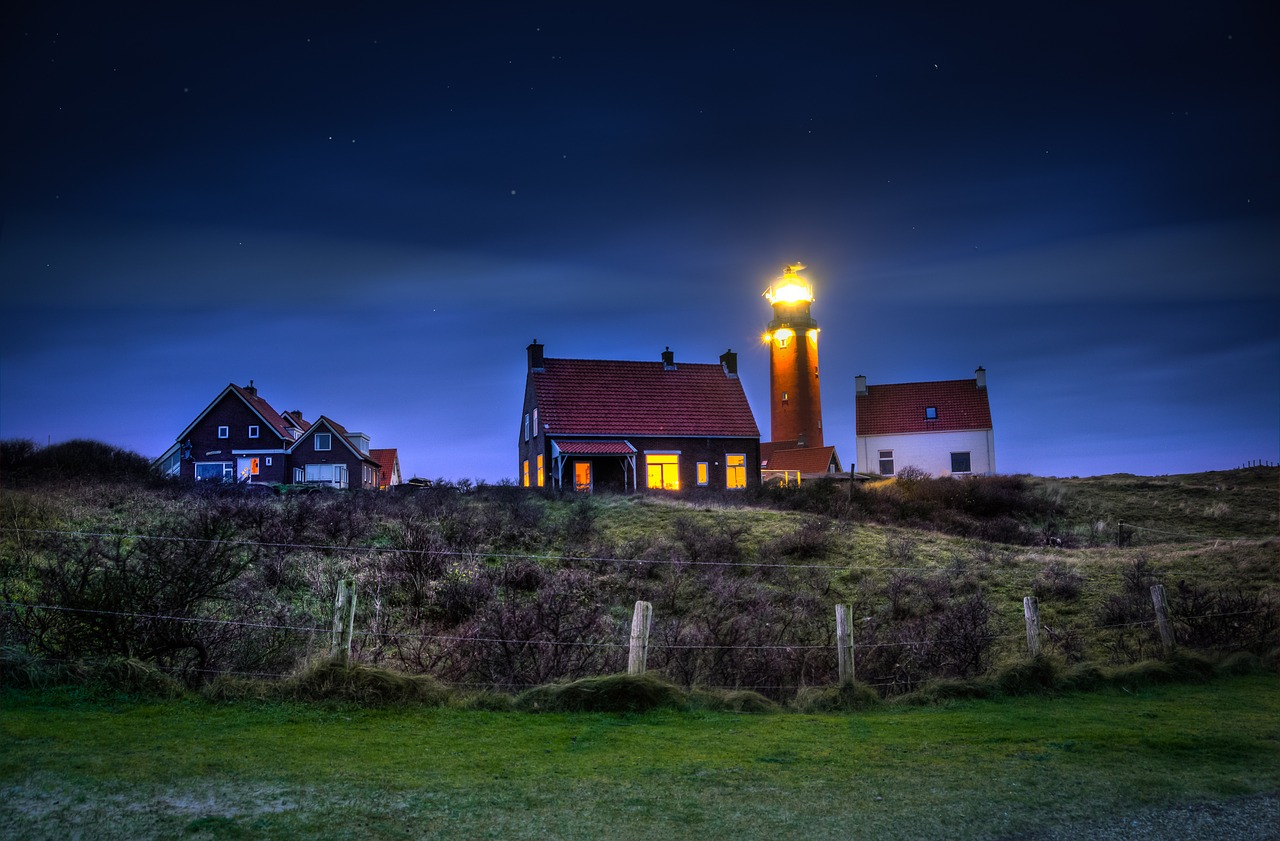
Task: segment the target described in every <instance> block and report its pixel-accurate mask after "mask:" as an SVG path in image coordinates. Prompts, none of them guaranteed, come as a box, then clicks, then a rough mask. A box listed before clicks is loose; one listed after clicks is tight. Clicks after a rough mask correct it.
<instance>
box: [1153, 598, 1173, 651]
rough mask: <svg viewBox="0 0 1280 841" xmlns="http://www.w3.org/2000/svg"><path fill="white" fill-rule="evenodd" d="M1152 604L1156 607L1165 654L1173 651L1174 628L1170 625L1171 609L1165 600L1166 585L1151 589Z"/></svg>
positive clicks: (1157, 623)
mask: <svg viewBox="0 0 1280 841" xmlns="http://www.w3.org/2000/svg"><path fill="white" fill-rule="evenodd" d="M1151 602H1152V604H1154V605H1155V606H1156V625H1157V626H1158V627H1159V628H1160V643H1161V644H1162V645H1163V646H1164V653H1165V654H1168V653H1169V652H1170V651H1172V650H1173V626H1172V625H1170V624H1169V607H1168V605H1167V604H1165V600H1164V585H1163V584H1154V585H1152V587H1151Z"/></svg>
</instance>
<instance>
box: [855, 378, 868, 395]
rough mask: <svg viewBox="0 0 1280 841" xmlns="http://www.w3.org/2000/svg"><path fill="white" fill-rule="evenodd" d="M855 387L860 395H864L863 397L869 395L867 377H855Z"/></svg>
mask: <svg viewBox="0 0 1280 841" xmlns="http://www.w3.org/2000/svg"><path fill="white" fill-rule="evenodd" d="M853 385H854V390H855V391H856V392H857V393H858V394H860V395H862V396H863V397H865V396H866V395H867V378H866V376H865V375H863V374H859V375H858V376H856V377H854V378H853Z"/></svg>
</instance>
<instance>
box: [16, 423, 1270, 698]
mask: <svg viewBox="0 0 1280 841" xmlns="http://www.w3.org/2000/svg"><path fill="white" fill-rule="evenodd" d="M104 447H105V445H98V446H96V447H82V448H81V449H80V450H79V452H81V453H83V454H86V455H85V458H86V462H85V471H84V473H83V474H82V475H75V473H74V470H73V469H72V468H70V467H68V466H67V465H69V464H74V461H73V460H71V461H69V460H68V459H67V458H64V457H62V456H59V457H57V458H54V457H53V456H41V453H42V452H43V451H42V450H40V449H39V448H34V447H26V446H23V443H22V442H5V443H4V445H3V452H4V456H3V457H4V463H5V465H6V471H5V474H4V482H5V485H6V486H7V487H6V488H5V489H4V490H3V491H0V601H3V602H4V606H3V608H2V609H0V644H3V645H5V646H9V647H11V648H14V649H17V650H20V651H22V652H24V654H25V655H26V656H36V657H41V658H45V659H47V660H50V661H53V662H82V661H104V660H112V659H114V660H124V661H128V660H134V661H137V662H141V663H144V664H151V665H153V666H157V667H159V668H161V669H162V670H164V671H165V672H166V673H168V674H171V675H174V676H176V677H177V678H179V679H180V680H182V681H183V682H185V683H187V684H189V685H198V684H206V683H208V682H210V681H212V680H215V679H217V678H219V677H226V676H228V675H266V676H270V675H286V674H291V673H294V672H295V671H296V670H297V669H298V668H299V666H300V665H301V664H303V663H306V662H311V661H314V660H315V658H316V657H319V656H323V655H325V654H326V653H327V652H328V650H329V645H330V636H331V635H330V628H331V627H332V619H333V599H334V593H335V590H336V588H337V584H338V581H339V580H340V579H344V578H353V579H355V581H356V582H357V590H358V596H357V615H356V636H355V639H354V644H353V654H354V659H355V661H356V662H358V663H364V664H368V665H373V666H379V667H386V668H390V669H393V670H396V671H399V672H402V673H405V674H408V675H426V676H430V677H432V678H433V679H435V680H439V681H443V682H445V683H447V684H451V685H455V686H462V687H473V688H484V689H490V690H493V689H496V690H500V691H505V692H509V693H516V692H519V691H522V690H525V689H528V688H530V687H534V686H540V685H545V684H549V683H552V682H555V681H563V680H573V679H583V678H592V677H599V676H603V675H609V674H613V673H616V672H619V671H622V670H624V669H625V664H626V655H627V649H626V643H627V638H628V635H629V628H630V620H631V608H632V605H633V603H634V602H635V601H637V600H644V601H648V602H650V603H652V604H653V610H654V621H653V631H652V637H651V649H650V653H649V659H648V664H649V667H650V668H651V669H653V670H655V671H657V672H658V673H660V674H661V675H664V676H665V677H666V678H668V679H669V680H671V681H673V682H674V683H675V684H677V685H679V686H683V687H721V688H725V689H729V690H746V691H754V692H756V693H759V694H760V695H763V696H767V697H769V698H772V699H774V700H787V699H790V698H792V697H794V696H795V695H796V694H797V693H798V692H800V691H801V690H804V689H806V688H812V687H824V686H833V685H834V684H835V683H836V674H835V669H836V663H835V657H834V642H835V640H834V635H835V628H834V621H833V606H834V605H835V604H836V603H845V604H849V605H851V606H852V608H853V616H854V617H855V620H856V621H855V628H854V642H855V648H856V661H857V662H856V672H857V678H858V680H859V681H860V682H861V683H863V684H866V685H870V686H871V687H873V688H874V689H875V691H876V692H878V693H879V694H881V695H900V694H903V693H908V692H912V691H916V690H919V689H920V688H921V687H922V686H924V685H925V684H926V683H928V682H929V681H935V680H939V679H943V680H971V679H975V678H978V677H980V676H982V675H985V674H988V673H990V672H991V671H992V670H993V669H995V668H997V667H1000V666H1008V665H1010V664H1012V663H1015V662H1019V661H1022V660H1024V659H1025V651H1026V638H1025V632H1024V629H1023V623H1022V613H1023V605H1022V600H1023V597H1024V596H1035V597H1036V598H1037V599H1038V600H1039V603H1040V612H1041V621H1042V632H1043V637H1044V640H1043V643H1044V648H1045V649H1046V651H1047V652H1048V653H1049V654H1050V655H1052V656H1054V657H1057V658H1059V659H1061V660H1062V661H1064V662H1066V663H1081V662H1093V663H1100V664H1107V663H1109V664H1125V663H1131V662H1135V661H1138V660H1142V659H1145V658H1149V657H1152V656H1156V655H1159V654H1160V653H1161V646H1160V642H1159V637H1158V635H1157V633H1156V629H1155V626H1154V622H1153V612H1152V605H1151V594H1150V588H1151V586H1152V585H1153V584H1156V583H1161V584H1164V585H1165V588H1166V592H1167V594H1168V599H1169V603H1170V610H1171V614H1172V616H1173V619H1174V624H1175V630H1176V633H1177V635H1178V640H1179V643H1180V644H1181V645H1183V646H1186V647H1194V648H1197V649H1203V650H1207V651H1218V652H1222V651H1234V650H1242V651H1253V652H1255V653H1258V654H1267V653H1269V652H1271V651H1272V650H1273V649H1274V648H1275V646H1276V640H1277V626H1278V624H1280V619H1278V617H1277V607H1276V602H1275V598H1276V593H1277V584H1276V581H1277V578H1278V577H1280V576H1278V575H1277V571H1278V569H1280V564H1278V563H1277V542H1276V539H1275V527H1276V522H1275V481H1276V475H1277V471H1276V470H1275V469H1274V468H1252V469H1249V470H1240V471H1228V472H1225V473H1220V474H1202V475H1201V476H1199V477H1159V478H1150V479H1138V478H1136V477H1128V478H1125V477H1101V478H1099V479H1092V480H1041V479H1032V478H1027V477H990V478H974V479H965V480H951V479H929V478H927V477H919V476H908V477H905V479H903V480H900V481H897V482H890V483H881V484H878V485H873V486H868V487H861V486H859V487H854V488H852V489H850V488H848V487H847V486H845V487H842V486H840V485H837V484H835V483H832V482H826V481H817V482H806V483H804V484H803V485H801V486H800V487H772V488H768V489H765V490H763V491H761V492H760V493H759V494H758V495H756V496H754V497H743V496H733V497H728V496H719V497H715V496H702V495H698V494H687V495H683V496H676V497H672V496H669V495H665V494H664V495H645V494H640V495H632V496H625V497H608V496H603V497H572V496H565V497H555V496H551V495H545V494H539V493H536V492H531V491H528V490H526V489H522V488H517V487H514V486H510V485H498V486H485V485H478V486H477V485H472V484H470V483H461V484H453V483H449V482H444V481H438V482H436V483H435V484H434V485H433V486H432V487H429V488H421V489H414V490H407V489H406V490H404V491H403V492H400V493H381V494H379V493H361V492H352V493H340V492H326V493H287V494H284V495H279V496H277V495H274V494H268V495H265V496H264V495H261V494H259V493H254V492H251V489H248V488H245V487H244V486H238V485H231V486H219V485H210V484H201V485H190V484H186V485H184V484H181V483H174V482H162V481H158V480H156V479H155V478H154V477H151V476H150V475H149V474H147V473H146V472H145V471H142V472H137V471H135V470H133V469H132V468H130V469H129V470H128V471H125V472H124V473H112V472H110V470H108V468H109V467H110V466H111V465H121V464H126V465H127V464H131V463H133V462H132V461H131V460H130V459H129V458H127V457H125V456H121V455H119V454H118V453H115V452H112V450H111V448H105V449H104ZM46 449H48V448H46ZM55 455H56V454H55ZM41 458H43V459H45V460H44V461H43V462H42V461H40V459H41ZM41 463H47V464H55V465H58V467H57V468H56V469H53V468H50V469H49V470H48V471H45V472H41V471H40V470H38V469H36V467H35V466H34V465H38V464H41ZM10 465H15V466H16V469H15V472H14V473H12V474H11V473H10V472H9V470H8V466H10ZM135 466H136V465H135ZM1095 490H1096V493H1095ZM1267 500H1269V503H1268V502H1267ZM1268 506H1269V507H1268ZM1119 523H1126V524H1128V527H1127V529H1126V528H1124V527H1121V526H1119V525H1118V524H1119ZM1117 544H1119V545H1117Z"/></svg>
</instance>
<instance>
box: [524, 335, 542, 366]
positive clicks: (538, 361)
mask: <svg viewBox="0 0 1280 841" xmlns="http://www.w3.org/2000/svg"><path fill="white" fill-rule="evenodd" d="M526 350H528V351H529V370H530V371H543V370H545V368H544V367H543V360H542V345H540V344H538V340H537V339H534V340H533V344H531V345H529V347H528V348H526Z"/></svg>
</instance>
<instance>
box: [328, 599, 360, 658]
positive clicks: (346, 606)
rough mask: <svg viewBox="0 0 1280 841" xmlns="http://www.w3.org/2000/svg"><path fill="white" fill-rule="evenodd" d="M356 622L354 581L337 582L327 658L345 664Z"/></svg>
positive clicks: (349, 652) (349, 654) (349, 655)
mask: <svg viewBox="0 0 1280 841" xmlns="http://www.w3.org/2000/svg"><path fill="white" fill-rule="evenodd" d="M355 621H356V580H355V579H354V578H344V579H342V580H341V581H339V582H338V596H337V598H335V599H334V601H333V643H332V645H331V646H330V648H329V656H330V657H332V658H333V659H334V660H336V661H338V662H340V663H345V662H347V659H348V658H350V657H351V637H352V635H353V633H354V631H355Z"/></svg>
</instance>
